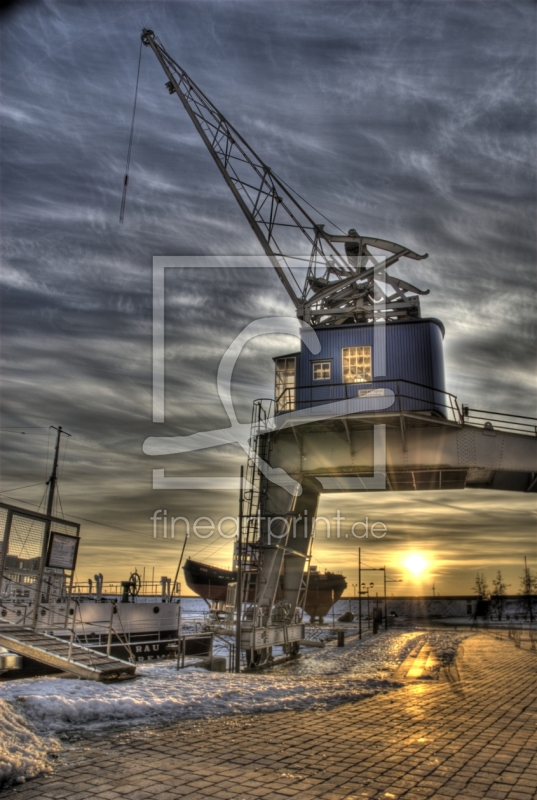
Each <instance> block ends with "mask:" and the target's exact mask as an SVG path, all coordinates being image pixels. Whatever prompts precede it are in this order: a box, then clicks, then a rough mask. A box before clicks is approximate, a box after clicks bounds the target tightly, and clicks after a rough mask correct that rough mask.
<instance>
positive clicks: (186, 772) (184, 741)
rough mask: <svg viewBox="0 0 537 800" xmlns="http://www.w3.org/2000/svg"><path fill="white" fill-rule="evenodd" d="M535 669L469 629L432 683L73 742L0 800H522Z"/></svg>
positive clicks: (536, 768) (535, 772)
mask: <svg viewBox="0 0 537 800" xmlns="http://www.w3.org/2000/svg"><path fill="white" fill-rule="evenodd" d="M416 666H417V665H416ZM536 669H537V654H536V653H535V651H533V650H531V649H530V646H529V644H528V643H522V646H521V647H516V646H515V644H514V643H513V641H511V640H509V639H497V638H495V636H494V635H492V634H486V633H479V634H476V635H475V636H472V637H470V638H469V639H467V640H466V641H465V643H464V644H463V646H462V647H461V648H459V652H458V657H457V660H456V663H455V665H454V666H452V667H451V668H450V670H449V671H445V672H444V673H443V675H442V677H441V679H440V680H439V681H426V680H420V678H419V677H418V678H414V677H407V678H405V679H404V680H403V682H402V685H401V688H398V689H395V690H394V691H391V692H388V693H386V694H382V695H377V696H375V697H371V698H367V699H364V700H362V701H360V700H357V701H356V702H350V703H347V704H345V705H340V706H338V707H335V708H333V709H331V710H328V711H320V712H319V711H302V712H294V711H280V712H277V713H274V714H271V715H270V717H268V716H267V715H263V714H255V715H241V716H238V717H237V716H227V717H221V718H218V719H201V720H189V721H182V722H180V723H177V724H174V725H171V726H168V727H165V728H162V727H161V726H158V727H155V728H149V729H148V728H145V729H138V730H134V731H132V730H122V731H118V732H116V733H108V734H102V733H101V734H77V735H76V737H75V735H73V739H72V741H71V743H70V745H69V746H68V747H66V749H65V750H64V752H63V753H62V754H61V755H60V760H59V763H58V766H57V768H56V769H55V771H54V774H53V775H51V776H43V777H40V778H37V779H36V780H34V781H32V782H31V783H30V784H28V785H27V786H22V787H18V788H16V789H13V790H10V791H8V792H6V797H13V798H15V797H16V798H20V800H37V799H38V798H39V800H41V798H51V799H52V798H54V800H57V799H58V798H64V797H65V798H68V797H69V798H77V800H97V798H98V799H99V800H120V798H126V797H128V798H131V800H132V798H135V799H136V800H150V798H155V797H166V798H183V797H189V798H192V800H193V799H194V798H196V799H197V798H205V797H212V798H221V800H254V799H255V798H264V799H265V800H286V798H287V799H288V798H292V797H296V798H297V799H298V800H314V799H315V798H323V800H356V798H379V799H380V798H408V799H409V798H412V800H415V798H417V797H420V798H427V797H431V798H432V797H434V798H446V799H447V798H451V797H456V798H458V800H480V798H486V800H533V798H535V786H537V732H536V728H535V715H536V712H537V696H536V694H535V670H536ZM312 688H313V687H312ZM75 739H76V740H75Z"/></svg>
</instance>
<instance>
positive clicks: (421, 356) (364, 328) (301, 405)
mask: <svg viewBox="0 0 537 800" xmlns="http://www.w3.org/2000/svg"><path fill="white" fill-rule="evenodd" d="M380 325H383V326H384V325H385V333H384V332H378V335H377V336H375V324H374V323H361V324H354V325H338V326H330V327H325V328H318V329H317V330H316V334H317V336H318V337H319V341H320V344H321V350H320V352H318V353H316V354H315V355H314V354H312V353H311V352H310V350H309V349H308V347H307V346H306V345H305V344H304V343H303V344H302V348H301V350H300V351H299V352H296V353H290V354H289V355H285V356H280V357H278V358H275V359H274V363H275V393H274V396H275V398H276V413H282V412H286V411H296V410H303V409H307V408H309V407H314V406H320V405H322V404H323V403H327V402H334V401H337V400H348V399H350V398H355V397H358V398H363V399H364V400H367V399H369V398H371V399H373V398H375V397H386V396H391V393H393V395H394V397H393V402H392V404H391V405H390V406H388V407H387V408H386V410H390V411H394V410H395V411H421V412H423V411H430V412H431V413H434V414H441V415H442V416H445V413H446V412H445V383H444V357H443V350H442V345H443V339H444V326H443V325H442V323H441V322H440V321H439V320H437V319H432V318H430V319H414V320H400V321H393V322H387V323H380ZM377 327H378V326H377ZM376 346H377V347H379V349H381V350H382V356H381V357H380V358H375V347H376ZM377 365H379V367H378V369H375V367H376V366H377ZM363 410H364V411H368V410H371V409H368V404H367V403H365V402H364V403H363Z"/></svg>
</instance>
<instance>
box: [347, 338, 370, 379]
mask: <svg viewBox="0 0 537 800" xmlns="http://www.w3.org/2000/svg"><path fill="white" fill-rule="evenodd" d="M342 356H343V383H369V381H370V380H371V347H369V346H365V347H344V348H343V352H342Z"/></svg>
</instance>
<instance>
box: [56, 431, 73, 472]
mask: <svg viewBox="0 0 537 800" xmlns="http://www.w3.org/2000/svg"><path fill="white" fill-rule="evenodd" d="M70 438H71V437H70V436H68V437H67V441H66V442H65V449H64V451H63V458H62V463H61V466H60V474H59V475H58V483H59V482H60V481H61V479H62V476H63V468H64V466H65V456H66V455H67V448H68V447H69V439H70Z"/></svg>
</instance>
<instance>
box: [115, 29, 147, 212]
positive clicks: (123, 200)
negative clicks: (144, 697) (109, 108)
mask: <svg viewBox="0 0 537 800" xmlns="http://www.w3.org/2000/svg"><path fill="white" fill-rule="evenodd" d="M141 63H142V40H141V39H140V54H139V56H138V72H137V74H136V89H135V92H134V107H133V109H132V121H131V132H130V136H129V147H128V149H127V163H126V166H125V177H124V179H123V195H122V197H121V209H120V211H119V221H120V223H121V224H123V218H124V216H125V204H126V202H127V188H128V186H129V166H130V163H131V151H132V138H133V136H134V118H135V116H136V102H137V100H138V84H139V82H140V66H141Z"/></svg>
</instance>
